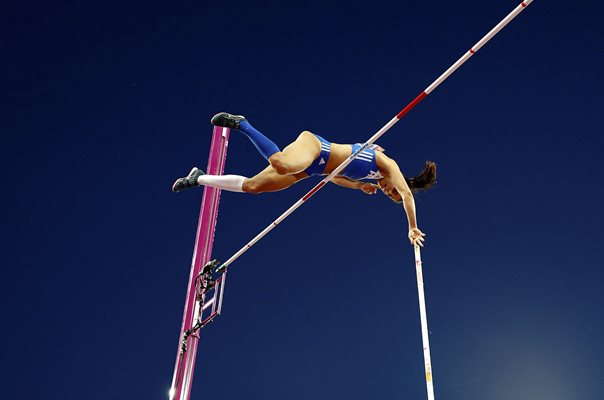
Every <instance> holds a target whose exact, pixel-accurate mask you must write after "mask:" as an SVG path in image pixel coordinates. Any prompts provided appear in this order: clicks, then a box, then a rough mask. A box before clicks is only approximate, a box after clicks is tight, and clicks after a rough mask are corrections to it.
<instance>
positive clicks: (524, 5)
mask: <svg viewBox="0 0 604 400" xmlns="http://www.w3.org/2000/svg"><path fill="white" fill-rule="evenodd" d="M522 7H526V4H524V1H523V2H522ZM531 10H532V9H531Z"/></svg>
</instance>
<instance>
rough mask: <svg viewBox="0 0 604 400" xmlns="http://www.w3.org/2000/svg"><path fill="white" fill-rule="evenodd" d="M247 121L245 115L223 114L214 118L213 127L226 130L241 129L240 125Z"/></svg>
mask: <svg viewBox="0 0 604 400" xmlns="http://www.w3.org/2000/svg"><path fill="white" fill-rule="evenodd" d="M241 121H247V119H245V117H244V116H243V115H233V114H229V113H226V112H221V113H218V114H216V115H214V116H213V117H212V120H211V121H210V122H212V125H214V126H222V127H224V128H231V129H239V123H240V122H241Z"/></svg>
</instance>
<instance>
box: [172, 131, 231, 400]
mask: <svg viewBox="0 0 604 400" xmlns="http://www.w3.org/2000/svg"><path fill="white" fill-rule="evenodd" d="M229 133H230V130H229V129H228V128H221V127H214V131H213V134H212V145H211V146H210V156H209V159H208V167H207V169H206V171H207V173H208V174H212V175H222V173H223V172H224V164H225V161H226V153H227V146H228V140H229ZM219 201H220V189H216V188H212V187H209V186H206V187H205V189H204V191H203V198H202V200H201V211H200V213H199V222H198V224H197V236H196V238H195V248H194V250H193V259H192V262H191V273H190V275H189V286H188V289H187V297H186V300H185V309H184V313H183V317H182V326H181V328H180V336H179V343H178V351H177V354H176V365H175V367H174V375H173V377H172V387H171V388H170V394H169V396H170V400H173V399H176V400H189V397H190V394H191V385H192V382H193V370H194V368H195V358H196V356H197V346H198V343H199V336H198V332H196V333H194V334H192V335H185V332H187V331H189V330H191V328H193V326H194V324H195V319H196V316H197V315H198V314H199V313H198V311H199V310H198V308H199V302H198V301H197V300H198V299H197V296H198V295H199V294H198V292H197V290H196V278H197V276H198V275H199V273H200V272H201V270H202V268H203V266H204V265H205V264H206V263H207V262H208V261H210V259H211V258H212V245H213V244H214V231H215V229H216V218H217V216H218V203H219ZM183 337H184V339H183ZM183 340H184V341H185V343H183Z"/></svg>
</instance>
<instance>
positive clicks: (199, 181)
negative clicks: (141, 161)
mask: <svg viewBox="0 0 604 400" xmlns="http://www.w3.org/2000/svg"><path fill="white" fill-rule="evenodd" d="M306 177H308V174H306V173H305V172H301V173H298V174H294V175H281V174H279V173H277V171H275V169H274V168H273V167H272V166H270V165H269V166H268V167H266V168H265V169H264V170H263V171H262V172H260V173H259V174H257V175H256V176H254V177H252V178H246V177H245V176H241V175H206V174H205V173H204V172H203V171H202V170H200V169H199V168H197V167H194V168H193V169H192V170H191V172H189V175H188V176H186V177H184V178H179V179H177V180H176V182H174V185H173V186H172V190H173V191H174V192H180V191H183V190H185V189H190V188H193V187H198V186H211V187H215V188H218V189H223V190H228V191H231V192H246V193H265V192H276V191H278V190H283V189H286V188H288V187H290V186H291V185H293V184H294V183H296V182H298V181H299V180H301V179H304V178H306Z"/></svg>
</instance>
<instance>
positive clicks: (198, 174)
mask: <svg viewBox="0 0 604 400" xmlns="http://www.w3.org/2000/svg"><path fill="white" fill-rule="evenodd" d="M246 179H247V178H246V177H245V176H240V175H206V173H205V172H203V171H202V170H200V169H199V168H197V167H193V169H192V170H191V172H189V175H187V176H185V177H184V178H178V179H177V180H176V182H174V185H172V191H173V192H181V191H183V190H185V189H190V188H193V187H198V186H212V187H215V188H218V189H224V190H229V191H231V192H243V182H244V181H245V180H246Z"/></svg>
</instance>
